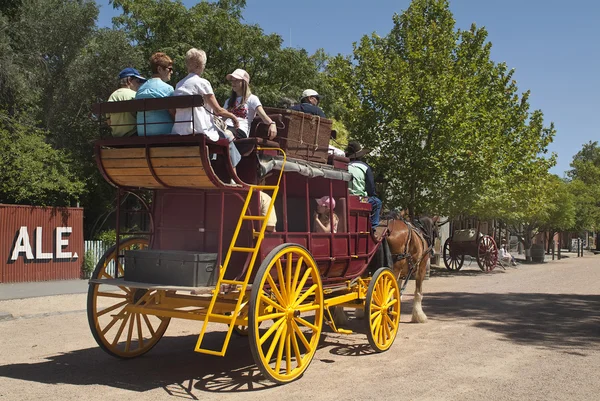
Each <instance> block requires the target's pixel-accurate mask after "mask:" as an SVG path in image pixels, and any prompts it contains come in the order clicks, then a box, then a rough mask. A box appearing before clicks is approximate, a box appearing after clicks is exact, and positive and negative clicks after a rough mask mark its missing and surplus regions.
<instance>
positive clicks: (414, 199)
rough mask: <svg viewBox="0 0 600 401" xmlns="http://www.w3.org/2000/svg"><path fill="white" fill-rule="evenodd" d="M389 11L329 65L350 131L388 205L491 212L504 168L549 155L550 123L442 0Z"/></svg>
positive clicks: (526, 165)
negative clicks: (378, 29) (388, 17)
mask: <svg viewBox="0 0 600 401" xmlns="http://www.w3.org/2000/svg"><path fill="white" fill-rule="evenodd" d="M393 21H394V26H393V28H392V30H391V32H390V33H389V34H388V35H387V36H385V37H380V36H378V35H376V34H373V35H371V36H364V37H363V38H362V39H361V41H360V42H359V43H358V44H355V46H354V54H353V58H354V59H353V60H351V59H350V58H344V57H342V56H338V57H336V58H334V59H333V60H331V62H330V63H329V64H328V67H327V75H328V77H329V79H330V81H331V82H332V84H333V86H335V87H336V88H338V94H337V99H338V100H340V101H342V102H344V103H345V109H344V110H342V111H341V115H342V116H343V118H344V121H345V122H346V125H347V126H348V128H349V130H350V132H351V133H352V136H353V137H354V138H356V139H358V140H360V141H361V142H362V143H363V145H364V146H367V147H370V148H372V149H375V151H374V152H373V155H372V156H373V157H372V158H371V163H372V165H373V167H374V168H375V169H376V170H378V171H380V172H382V173H384V174H385V176H386V177H387V189H386V194H385V195H386V197H387V199H386V201H387V202H386V203H387V205H388V207H407V208H408V209H409V213H411V214H415V213H416V212H419V213H420V212H430V213H439V214H444V215H450V216H456V215H460V214H475V213H479V214H482V216H481V217H495V216H491V215H493V214H494V213H495V210H496V209H494V208H493V207H490V206H491V205H493V204H494V203H499V202H501V201H502V200H503V198H502V197H501V196H499V195H500V193H499V192H500V191H501V188H502V187H503V186H505V184H506V183H507V182H508V181H507V179H506V177H507V176H510V177H512V176H513V175H526V174H528V173H530V172H533V171H538V170H544V169H545V171H547V169H548V166H550V165H552V163H553V162H554V159H553V157H552V156H551V157H549V158H547V157H545V153H546V152H547V145H548V144H549V143H550V141H551V139H552V137H553V135H554V129H553V127H552V125H551V126H550V127H544V126H543V114H542V113H541V111H535V112H533V113H530V112H529V104H528V102H527V98H528V95H529V94H528V92H526V93H524V94H523V95H522V96H519V94H518V88H517V86H516V82H515V81H514V80H513V79H512V75H513V71H512V70H508V69H507V67H506V65H505V64H495V63H494V62H493V61H492V60H491V59H490V49H491V43H489V42H486V39H487V32H486V31H485V29H483V28H477V27H476V26H475V25H472V26H471V28H470V29H469V30H468V31H460V30H458V31H455V29H454V24H455V22H454V18H453V16H452V13H451V12H450V11H449V7H448V2H447V1H445V0H414V1H413V2H412V3H411V5H410V7H409V8H408V9H407V10H406V11H405V12H404V13H402V14H401V15H395V16H394V18H393ZM515 180H516V178H515ZM486 214H487V215H489V216H483V215H486Z"/></svg>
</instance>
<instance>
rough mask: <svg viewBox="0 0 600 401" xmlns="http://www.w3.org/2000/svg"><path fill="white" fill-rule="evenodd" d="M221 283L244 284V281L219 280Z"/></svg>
mask: <svg viewBox="0 0 600 401" xmlns="http://www.w3.org/2000/svg"><path fill="white" fill-rule="evenodd" d="M221 284H231V285H244V282H243V281H239V280H221Z"/></svg>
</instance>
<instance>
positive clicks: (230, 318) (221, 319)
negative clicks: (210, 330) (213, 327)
mask: <svg viewBox="0 0 600 401" xmlns="http://www.w3.org/2000/svg"><path fill="white" fill-rule="evenodd" d="M235 319H236V316H235V315H234V314H231V315H222V314H220V313H211V314H210V315H209V316H208V321H209V322H215V323H226V324H231V323H233V322H234V321H235Z"/></svg>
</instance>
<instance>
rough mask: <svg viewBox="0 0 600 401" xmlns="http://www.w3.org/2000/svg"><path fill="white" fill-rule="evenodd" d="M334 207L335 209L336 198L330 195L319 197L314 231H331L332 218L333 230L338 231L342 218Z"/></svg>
mask: <svg viewBox="0 0 600 401" xmlns="http://www.w3.org/2000/svg"><path fill="white" fill-rule="evenodd" d="M333 209H335V199H333V198H330V197H329V196H323V197H322V198H319V199H317V211H316V212H315V221H314V226H313V231H315V232H317V233H328V232H331V219H333V232H334V233H337V230H338V224H339V222H340V219H339V217H338V215H337V214H336V213H335V212H334V211H333Z"/></svg>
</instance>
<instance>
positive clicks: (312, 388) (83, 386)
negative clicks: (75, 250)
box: [0, 256, 600, 401]
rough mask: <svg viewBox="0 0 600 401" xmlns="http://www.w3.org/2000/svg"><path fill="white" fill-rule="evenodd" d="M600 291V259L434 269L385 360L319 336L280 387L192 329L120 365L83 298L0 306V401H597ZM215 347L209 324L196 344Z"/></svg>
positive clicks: (175, 327) (172, 329) (170, 334)
mask: <svg viewBox="0 0 600 401" xmlns="http://www.w3.org/2000/svg"><path fill="white" fill-rule="evenodd" d="M599 284H600V256H597V257H584V258H568V259H564V260H561V261H556V262H553V263H546V264H543V265H521V266H519V267H518V268H516V269H515V268H508V269H507V270H505V271H503V270H499V271H495V272H493V273H492V274H482V273H481V272H480V271H479V269H477V268H476V267H475V266H465V268H463V270H462V271H460V272H456V273H449V272H446V271H445V270H442V269H434V270H433V272H432V277H431V279H430V280H428V281H426V282H425V285H424V289H425V299H424V302H423V306H424V310H425V312H426V313H427V314H428V316H429V322H428V323H426V324H410V323H409V320H410V313H409V312H410V307H411V302H412V297H411V296H406V297H405V298H404V300H403V303H402V311H403V315H402V323H401V325H400V331H399V334H398V336H397V339H396V343H395V344H394V345H393V347H392V348H391V349H390V350H389V351H388V352H385V353H381V354H375V353H373V352H372V351H371V349H370V348H369V346H368V342H367V341H366V338H365V336H364V335H363V334H360V333H357V334H353V335H338V334H332V333H325V334H324V335H323V337H322V341H321V346H320V348H319V350H318V351H317V353H316V355H315V358H314V360H313V363H312V364H311V366H310V367H309V368H308V370H307V372H306V373H305V375H304V376H303V377H302V378H300V379H299V380H297V381H296V382H293V383H291V384H288V385H285V386H273V385H272V384H270V383H268V382H265V381H264V380H263V379H262V378H261V376H260V374H259V373H258V371H257V369H256V367H255V366H254V363H253V360H252V356H251V353H250V351H249V348H248V344H247V341H248V340H247V339H246V338H241V337H236V338H234V339H233V340H232V342H231V344H230V349H229V351H228V353H227V355H226V356H225V357H223V358H218V357H210V356H206V355H201V354H196V353H194V352H193V347H194V345H195V342H196V338H197V334H198V332H199V330H200V323H195V322H188V321H181V320H177V321H172V322H171V325H170V326H169V329H168V330H167V333H166V335H165V338H163V340H162V341H161V342H160V343H159V344H158V345H157V346H156V348H155V349H153V350H152V351H151V352H149V353H148V354H146V355H144V356H142V357H140V358H137V359H134V360H130V361H120V360H116V359H114V358H112V357H110V356H108V355H106V354H105V353H104V352H102V351H101V350H100V349H99V348H98V346H97V345H96V343H95V341H94V340H93V338H92V336H91V334H90V331H89V327H88V323H87V318H86V314H85V312H84V310H85V305H86V296H85V294H71V295H60V296H52V297H38V298H30V299H14V300H5V301H0V310H4V311H6V312H7V313H11V314H12V315H14V317H15V319H13V320H9V321H0V400H2V401H3V400H11V401H12V400H31V399H44V400H80V399H85V400H121V399H128V398H130V399H140V400H182V399H183V400H244V401H247V400H291V399H299V400H304V399H315V400H336V401H339V400H340V399H345V400H370V399H377V400H494V401H497V400H528V401H529V400H544V401H547V400H561V401H565V400H566V401H570V400H578V401H579V400H598V399H599V396H598V394H600V368H599V367H600V290H599ZM413 287H414V282H411V283H409V287H408V290H409V292H410V291H412V288H413ZM361 326H362V323H361V321H357V320H355V321H354V322H353V326H352V327H353V328H354V329H358V331H360V327H361ZM221 338H222V326H215V329H214V330H211V332H210V333H209V342H211V341H212V342H214V343H215V344H217V343H218V342H219V340H220V339H221Z"/></svg>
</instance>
